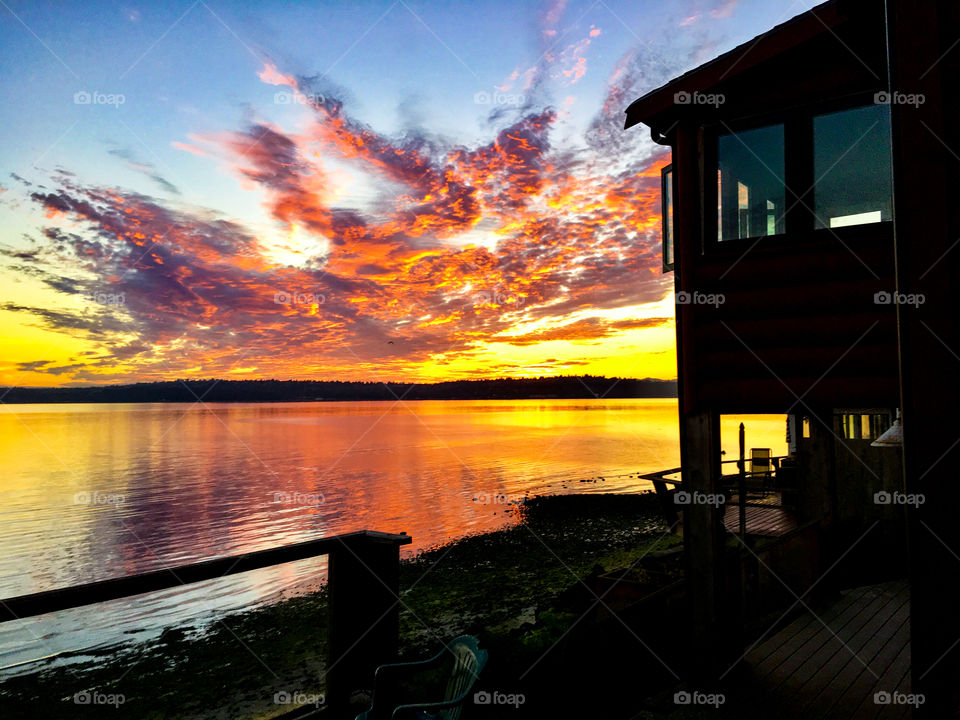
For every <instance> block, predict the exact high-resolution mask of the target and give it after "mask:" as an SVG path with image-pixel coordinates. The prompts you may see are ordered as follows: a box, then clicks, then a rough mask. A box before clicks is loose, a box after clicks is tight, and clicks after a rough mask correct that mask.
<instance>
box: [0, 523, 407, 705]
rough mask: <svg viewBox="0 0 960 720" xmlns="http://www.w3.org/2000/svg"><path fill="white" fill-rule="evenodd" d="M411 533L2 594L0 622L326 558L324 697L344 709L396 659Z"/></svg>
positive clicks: (368, 533)
mask: <svg viewBox="0 0 960 720" xmlns="http://www.w3.org/2000/svg"><path fill="white" fill-rule="evenodd" d="M410 542H411V538H410V536H409V535H406V534H405V533H404V534H399V535H391V534H387V533H381V532H374V531H372V530H361V531H359V532H352V533H346V534H343V535H334V536H332V537H325V538H320V539H318V540H308V541H306V542H300V543H295V544H292V545H284V546H281V547H275V548H268V549H266V550H256V551H253V552H248V553H242V554H240V555H231V556H229V557H222V558H216V559H214V560H206V561H203V562H197V563H191V564H188V565H179V566H177V567H172V568H164V569H162V570H153V571H151V572H145V573H139V574H137V575H130V576H127V577H120V578H111V579H109V580H99V581H97V582H91V583H85V584H83V585H74V586H71V587H66V588H59V589H56V590H47V591H44V592H38V593H31V594H29V595H20V596H17V597H11V598H6V599H4V600H0V623H2V622H10V621H12V620H20V619H23V618H29V617H34V616H37V615H42V614H44V613H50V612H56V611H57V610H70V609H73V608H78V607H83V606H86V605H93V604H95V603H101V602H107V601H109V600H119V599H121V598H128V597H132V596H135V595H142V594H144V593H149V592H155V591H158V590H167V589H169V588H174V587H180V586H183V585H190V584H192V583H197V582H203V581H205V580H214V579H217V578H221V577H226V576H227V575H236V574H237V573H242V572H248V571H250V570H257V569H260V568H265V567H270V566H273V565H279V564H281V563H288V562H294V561H296V560H305V559H306V558H312V557H317V556H319V555H328V556H329V568H328V574H327V582H328V587H329V609H328V618H327V621H328V627H329V634H328V640H327V665H326V674H325V676H326V693H325V697H326V703H327V707H328V708H329V709H330V710H331V711H332V712H334V713H337V712H341V711H342V709H343V708H345V707H346V706H347V704H348V702H349V698H350V694H351V693H352V692H353V691H354V690H356V689H358V688H364V687H369V685H370V684H371V683H372V680H373V672H374V670H375V669H376V667H377V665H380V664H382V663H385V662H389V661H390V660H392V659H393V658H395V657H396V654H397V642H398V635H399V623H400V604H399V591H400V546H401V545H407V544H409V543H410Z"/></svg>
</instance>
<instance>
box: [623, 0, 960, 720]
mask: <svg viewBox="0 0 960 720" xmlns="http://www.w3.org/2000/svg"><path fill="white" fill-rule="evenodd" d="M958 39H960V3H932V2H931V3H927V2H921V3H915V2H914V3H908V2H905V0H888V2H886V3H882V2H862V1H858V2H854V1H846V2H845V1H843V0H835V1H833V2H827V3H824V4H822V5H818V6H817V7H815V8H813V9H812V10H810V11H808V12H805V13H803V14H801V15H798V16H797V17H794V18H793V19H791V20H789V21H788V22H785V23H784V24H782V25H779V26H777V27H775V28H773V29H772V30H770V31H769V32H767V33H765V34H763V35H761V36H759V37H757V38H755V39H753V40H751V41H750V42H747V43H745V44H743V45H741V46H739V47H737V48H735V49H733V50H731V51H730V52H728V53H725V54H724V55H721V56H719V57H717V58H715V59H713V60H711V61H710V62H707V63H705V64H704V65H701V66H700V67H697V68H696V69H694V70H692V71H690V72H688V73H686V74H684V75H682V76H680V77H677V78H675V79H673V80H671V81H670V82H668V83H667V84H666V85H663V86H662V87H660V88H657V89H656V90H653V91H652V92H649V93H647V94H646V95H644V96H643V97H641V98H639V99H638V100H636V101H635V102H633V103H632V104H631V105H630V106H629V107H628V108H627V110H626V127H627V128H630V127H633V126H635V125H638V124H640V123H643V124H644V125H646V126H648V127H649V129H650V134H651V137H652V139H653V140H654V141H655V142H657V143H659V144H661V145H663V146H664V147H666V148H669V149H670V153H671V161H670V163H669V164H668V165H667V166H666V167H664V169H663V186H662V187H663V203H664V206H663V265H664V271H665V272H672V273H673V275H674V281H675V291H676V330H677V349H678V352H677V357H678V368H677V373H678V393H679V408H680V441H681V462H682V466H683V467H682V475H681V482H680V483H679V485H678V487H679V488H680V489H681V491H682V492H683V493H684V495H683V497H684V501H685V504H682V505H678V506H677V508H678V509H679V510H682V523H683V533H684V547H685V555H686V559H687V560H686V561H687V578H688V580H687V582H688V593H687V595H688V598H689V603H690V605H689V610H688V615H689V618H688V619H689V623H690V630H691V632H690V635H691V637H692V638H693V639H692V640H691V643H692V646H691V657H692V658H695V659H696V662H695V663H694V664H693V667H692V668H691V670H690V677H691V679H692V681H693V682H696V683H701V684H709V683H711V682H714V681H718V680H721V679H723V678H725V677H726V678H728V679H729V677H732V675H729V676H728V673H729V672H730V668H731V667H732V666H736V665H738V660H740V663H739V664H740V665H743V662H744V660H743V658H744V656H745V655H746V663H747V665H750V660H751V657H753V656H756V655H757V653H758V652H760V653H761V655H760V656H757V657H754V665H753V667H752V669H751V671H752V672H754V673H755V674H758V675H759V676H764V677H765V678H766V680H767V681H769V682H773V684H775V685H778V688H779V691H778V692H779V694H778V693H776V692H775V693H771V694H770V698H771V702H773V703H774V705H775V706H776V703H779V706H777V707H779V709H781V710H782V711H784V713H785V715H786V716H789V715H790V714H791V713H798V714H803V716H804V717H876V716H878V713H880V715H879V716H882V717H887V716H890V717H901V716H904V715H905V714H909V713H911V712H912V713H913V716H914V717H931V718H933V717H936V718H945V717H954V716H956V715H957V713H958V709H960V682H958V680H960V521H958V518H957V513H958V510H960V502H958V501H960V472H958V468H960V450H958V446H960V427H958V420H957V401H958V400H960V387H958V385H960V381H958V377H960V327H958V319H960V313H958V312H957V306H958V302H957V297H956V294H955V293H956V292H957V291H955V290H954V289H953V288H954V287H955V286H956V285H957V284H956V280H957V279H960V248H955V247H954V246H955V245H956V244H958V243H960V202H958V200H957V198H956V197H954V195H955V193H956V188H958V187H960V182H958V180H960V178H958V175H960V122H958V121H960V107H958V95H960V93H958V91H960V88H957V86H956V83H955V78H958V77H960V47H955V45H960V43H958V42H957V41H958ZM634 132H636V131H634ZM898 412H902V444H896V439H894V441H893V442H894V444H893V445H892V446H891V445H889V444H886V446H883V445H881V446H875V445H874V443H876V442H877V441H878V439H880V436H882V435H884V434H886V435H885V437H884V438H883V439H882V440H881V443H885V442H886V440H887V438H888V437H889V436H890V435H891V433H889V432H887V431H888V430H890V428H891V427H892V426H893V425H894V422H895V419H896V418H897V414H898ZM753 413H776V414H785V415H787V416H788V427H789V433H790V451H791V452H790V456H789V457H787V458H774V459H773V462H772V465H773V467H772V468H770V471H769V472H766V471H764V472H762V473H759V472H755V473H751V472H750V470H751V468H750V467H749V461H748V462H747V463H746V464H745V465H744V466H742V467H741V466H738V465H737V463H736V462H734V463H732V464H731V463H729V462H722V459H721V454H720V418H721V416H723V415H737V416H742V415H749V414H753ZM897 424H898V428H897V429H899V425H900V423H899V422H898V423H897ZM746 425H747V432H748V434H749V426H750V422H749V419H747V420H746ZM893 434H895V433H893ZM761 454H762V453H761ZM659 487H660V489H661V490H662V489H663V488H664V487H665V485H664V483H660V484H659ZM716 497H722V498H723V499H725V500H726V501H727V502H726V503H723V504H719V503H710V502H706V501H705V502H697V501H696V498H708V499H709V498H716ZM691 498H693V500H691ZM741 509H742V511H741ZM838 598H840V600H839V602H847V604H848V605H849V606H850V607H849V608H847V610H848V611H849V612H847V614H846V615H842V616H841V615H838V614H836V613H835V615H834V616H831V617H835V618H839V617H844V618H846V620H845V622H847V621H849V622H850V623H852V622H853V619H854V618H857V617H858V616H857V615H856V612H855V610H856V607H858V606H859V607H861V609H862V612H861V616H862V617H859V621H862V624H861V625H860V626H859V627H861V630H860V631H859V632H858V634H857V635H856V637H848V636H846V635H845V634H844V631H843V626H842V625H839V624H834V625H832V624H831V623H834V620H829V621H823V620H822V617H826V613H827V612H828V611H829V608H830V607H831V606H830V603H831V602H832V603H834V606H836V603H837V602H838ZM790 606H793V607H794V611H795V612H799V611H803V612H807V611H809V613H808V621H809V622H808V624H807V625H804V624H803V622H804V621H803V620H797V621H795V622H794V623H793V624H792V625H788V623H790V622H791V620H792V618H793V615H787V616H786V617H785V618H782V619H781V622H780V623H779V624H776V623H771V622H770V621H768V620H766V618H768V616H769V615H770V614H771V613H772V615H773V617H774V618H776V617H777V614H778V612H777V611H779V610H780V609H781V608H784V609H786V608H788V607H790ZM822 608H827V609H826V610H824V609H822ZM837 612H839V611H837ZM881 619H882V622H881ZM837 622H839V621H837ZM871 623H873V624H871ZM784 627H787V628H788V630H789V628H792V631H791V632H792V633H793V635H792V637H793V641H792V642H793V645H792V646H791V645H789V644H787V642H788V641H787V640H786V638H787V637H788V636H789V633H788V634H787V635H784V633H785V632H787V631H785V630H784ZM804 628H806V629H804ZM824 628H826V629H827V630H828V631H829V633H832V634H833V636H834V638H833V640H829V638H828V641H827V642H824V643H822V644H821V645H819V646H817V647H814V644H811V642H803V640H804V636H803V635H802V633H803V632H807V633H808V634H810V635H811V637H812V636H813V635H814V634H815V633H818V632H819V633H820V634H821V635H823V630H824ZM761 631H763V633H762V634H761ZM758 638H759V640H758ZM775 638H780V640H779V641H778V640H775ZM777 642H780V643H781V645H779V646H778V645H777V644H776V643H777ZM830 643H835V644H838V647H837V648H836V649H835V652H830V653H827V652H826V648H827V647H828V645H829V644H830ZM857 643H859V644H857ZM898 643H899V644H898ZM840 645H843V646H846V647H840ZM817 648H819V650H817ZM751 653H753V655H751ZM804 653H808V654H809V657H804ZM861 655H863V656H864V657H860V656H861ZM765 658H766V659H765ZM770 658H778V660H777V661H774V660H770ZM776 662H779V663H780V665H779V666H777V665H776ZM765 663H766V665H765ZM791 663H792V664H791ZM813 666H818V667H813ZM778 668H779V669H778ZM823 668H829V669H830V672H831V673H832V677H831V678H827V679H823V678H821V677H820V675H818V673H820V674H821V675H822V674H823V673H822V672H821V670H822V669H823ZM784 669H787V670H786V671H785V670H784ZM888 671H889V672H888ZM784 672H786V673H787V674H786V675H784V674H783V673H784ZM778 673H779V674H778ZM803 673H806V677H803V678H802V680H799V681H798V680H797V678H798V676H799V675H801V674H803ZM895 675H896V677H894V676H895ZM761 684H762V683H761ZM791 688H792V689H791ZM854 690H856V692H855V691H854ZM857 692H859V695H857V694H856V693H857ZM883 692H888V693H892V694H894V695H888V696H883V695H882V693H883ZM897 692H900V693H902V694H901V695H900V696H896V695H895V693H897ZM805 693H806V694H805ZM810 693H813V694H814V695H815V697H812V696H809V695H810ZM876 693H881V695H878V696H877V697H873V696H874V695H875V694H876ZM909 693H913V694H922V696H923V701H922V704H920V703H918V702H909V701H908V700H906V699H904V698H905V696H906V695H907V694H909ZM890 697H893V700H891V699H890ZM898 698H899V699H898ZM884 700H886V701H887V704H886V705H885V704H884ZM800 709H803V713H800V712H799V710H800ZM898 713H899V714H898Z"/></svg>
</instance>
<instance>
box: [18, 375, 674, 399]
mask: <svg viewBox="0 0 960 720" xmlns="http://www.w3.org/2000/svg"><path fill="white" fill-rule="evenodd" d="M676 397H677V382H676V381H675V380H655V379H651V378H644V379H636V378H607V377H598V376H592V375H581V376H559V377H546V378H499V379H495V380H449V381H444V382H439V383H395V382H388V383H384V382H376V381H370V382H363V381H339V380H217V379H213V378H211V379H207V380H171V381H164V382H153V383H133V384H126V385H98V386H92V387H59V388H56V387H55V388H37V387H33V388H30V387H6V388H0V403H3V404H5V405H24V404H40V403H196V402H198V401H201V400H202V401H203V402H241V403H249V402H265V403H266V402H351V401H353V402H356V401H382V400H387V401H397V400H404V401H407V400H410V401H412V400H593V399H605V400H621V399H628V398H636V399H652V398H676Z"/></svg>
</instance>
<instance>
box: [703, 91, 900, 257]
mask: <svg viewBox="0 0 960 720" xmlns="http://www.w3.org/2000/svg"><path fill="white" fill-rule="evenodd" d="M834 107H837V106H834ZM713 132H715V133H716V134H713ZM713 132H711V133H710V134H709V135H708V136H712V137H713V138H714V141H713V142H712V145H708V161H709V160H710V157H709V156H710V154H711V153H712V154H713V159H712V161H711V164H710V165H708V166H707V167H708V168H709V169H708V170H707V173H706V177H705V178H704V182H705V183H706V184H707V185H708V187H705V188H704V191H705V193H706V197H707V198H708V199H709V201H713V187H715V188H716V205H717V216H716V217H717V228H716V231H715V232H716V238H717V240H718V241H719V242H721V243H723V242H725V241H731V240H743V239H748V238H762V237H767V236H771V235H782V234H785V233H788V232H789V233H791V234H795V235H798V236H802V235H804V234H805V233H810V232H813V231H817V230H824V231H831V230H832V231H835V230H836V229H837V228H843V227H846V226H849V225H866V224H870V223H881V222H887V221H889V220H892V219H893V218H892V215H893V181H892V176H893V172H892V168H891V159H890V107H889V105H884V104H880V103H873V104H870V105H861V106H859V107H853V108H851V107H847V108H846V109H843V110H839V111H837V110H831V111H830V112H820V113H819V114H813V113H810V112H804V111H802V110H800V109H797V110H795V111H793V112H792V113H791V114H789V115H788V116H786V117H785V118H784V120H783V122H781V123H775V124H768V125H762V126H754V127H750V128H747V129H740V128H739V127H737V128H730V127H729V126H727V125H726V124H721V126H720V127H715V128H714V129H713ZM713 173H716V179H714V175H713ZM714 182H715V183H716V185H715V186H713V187H709V185H712V184H713V183H714ZM707 222H708V223H709V224H708V226H707V227H706V228H705V229H706V231H707V235H708V236H711V235H712V233H713V232H714V230H713V228H712V218H707Z"/></svg>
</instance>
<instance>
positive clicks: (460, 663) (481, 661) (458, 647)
mask: <svg viewBox="0 0 960 720" xmlns="http://www.w3.org/2000/svg"><path fill="white" fill-rule="evenodd" d="M447 650H449V651H450V652H451V653H453V657H454V661H453V667H452V668H451V670H450V679H449V680H447V688H446V693H445V695H444V699H445V700H453V699H455V698H457V697H460V695H462V694H463V693H465V692H468V691H469V690H470V688H471V687H473V684H474V683H475V682H476V681H477V676H478V675H479V674H480V671H481V670H482V669H483V666H484V665H486V663H487V651H486V650H481V649H480V646H479V643H478V641H477V639H476V638H475V637H473V636H472V635H461V636H460V637H457V638H454V639H453V640H451V641H450V643H449V644H448V645H447ZM466 702H469V698H468V699H467V700H466ZM462 710H463V706H462V704H461V705H457V706H456V707H453V708H449V709H448V710H447V711H446V713H445V717H446V720H459V718H460V713H461V712H462Z"/></svg>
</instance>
